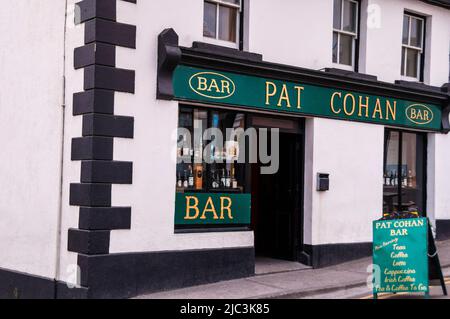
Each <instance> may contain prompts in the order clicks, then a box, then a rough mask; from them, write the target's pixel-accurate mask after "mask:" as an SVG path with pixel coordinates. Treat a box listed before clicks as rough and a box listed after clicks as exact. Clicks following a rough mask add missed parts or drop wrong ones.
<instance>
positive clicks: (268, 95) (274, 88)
mask: <svg viewBox="0 0 450 319" xmlns="http://www.w3.org/2000/svg"><path fill="white" fill-rule="evenodd" d="M270 88H272V90H270ZM275 94H277V86H276V85H275V83H273V82H266V105H270V98H271V97H272V96H275Z"/></svg>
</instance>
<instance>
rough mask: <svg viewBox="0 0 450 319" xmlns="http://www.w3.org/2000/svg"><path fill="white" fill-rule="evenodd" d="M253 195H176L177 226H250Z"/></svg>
mask: <svg viewBox="0 0 450 319" xmlns="http://www.w3.org/2000/svg"><path fill="white" fill-rule="evenodd" d="M250 215H251V194H219V193H217V194H216V193H214V194H208V193H176V201H175V225H179V226H181V225H249V224H250Z"/></svg>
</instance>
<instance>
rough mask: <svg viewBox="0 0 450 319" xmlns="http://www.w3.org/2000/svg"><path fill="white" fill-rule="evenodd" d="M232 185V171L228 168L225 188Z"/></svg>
mask: <svg viewBox="0 0 450 319" xmlns="http://www.w3.org/2000/svg"><path fill="white" fill-rule="evenodd" d="M230 187H231V174H230V171H229V170H228V169H227V172H226V174H225V188H230Z"/></svg>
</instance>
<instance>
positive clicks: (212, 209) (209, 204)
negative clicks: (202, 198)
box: [200, 197, 219, 219]
mask: <svg viewBox="0 0 450 319" xmlns="http://www.w3.org/2000/svg"><path fill="white" fill-rule="evenodd" d="M206 213H213V215H214V219H219V216H217V212H216V208H215V207H214V202H213V200H212V198H211V197H209V198H208V201H207V202H206V205H205V209H204V210H203V213H202V217H200V219H206Z"/></svg>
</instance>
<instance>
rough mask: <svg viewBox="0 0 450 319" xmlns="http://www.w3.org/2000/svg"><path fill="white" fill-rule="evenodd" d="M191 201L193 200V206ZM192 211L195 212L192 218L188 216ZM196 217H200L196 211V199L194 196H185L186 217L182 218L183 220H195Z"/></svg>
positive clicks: (197, 210)
mask: <svg viewBox="0 0 450 319" xmlns="http://www.w3.org/2000/svg"><path fill="white" fill-rule="evenodd" d="M191 200H194V204H191ZM192 210H194V211H195V215H194V216H192V215H191V214H190V212H191V211H192ZM198 215H200V210H199V209H198V198H197V197H194V196H186V216H185V217H184V219H187V220H193V219H197V218H198Z"/></svg>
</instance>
